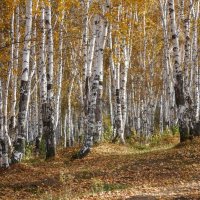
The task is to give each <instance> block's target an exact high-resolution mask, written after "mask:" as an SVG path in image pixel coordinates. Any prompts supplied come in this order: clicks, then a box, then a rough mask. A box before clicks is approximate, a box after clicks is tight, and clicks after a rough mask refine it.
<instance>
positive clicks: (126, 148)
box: [94, 143, 176, 155]
mask: <svg viewBox="0 0 200 200" xmlns="http://www.w3.org/2000/svg"><path fill="white" fill-rule="evenodd" d="M174 146H176V144H168V145H163V146H157V147H150V146H149V145H137V146H131V145H128V144H127V145H119V144H110V143H104V144H103V145H99V146H97V147H95V148H94V152H95V153H98V154H103V155H106V154H107V155H130V154H131V155H132V154H143V153H147V152H153V151H160V150H167V149H171V148H173V147H174Z"/></svg>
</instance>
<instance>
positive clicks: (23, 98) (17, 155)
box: [12, 0, 32, 163]
mask: <svg viewBox="0 0 200 200" xmlns="http://www.w3.org/2000/svg"><path fill="white" fill-rule="evenodd" d="M31 31H32V0H26V29H25V41H24V49H23V63H22V75H21V86H20V100H19V114H18V135H17V138H16V141H15V145H14V152H13V155H12V162H13V163H15V162H20V161H21V159H22V157H23V155H24V153H25V137H26V120H27V116H26V105H27V101H28V96H27V95H28V78H29V61H30V46H31Z"/></svg>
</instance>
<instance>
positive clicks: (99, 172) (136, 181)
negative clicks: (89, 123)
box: [0, 139, 200, 200]
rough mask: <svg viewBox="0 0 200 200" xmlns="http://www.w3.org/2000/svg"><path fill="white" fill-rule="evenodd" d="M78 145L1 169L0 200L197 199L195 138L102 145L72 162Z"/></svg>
mask: <svg viewBox="0 0 200 200" xmlns="http://www.w3.org/2000/svg"><path fill="white" fill-rule="evenodd" d="M77 150H78V148H77V147H76V148H69V149H65V150H60V151H59V152H58V156H57V158H55V159H54V160H49V161H44V160H43V159H39V158H37V159H36V158H30V159H27V160H25V161H23V163H21V164H16V165H14V166H11V167H10V168H9V169H7V170H1V171H0V199H1V200H7V199H9V200H12V199H13V200H14V199H16V200H25V199H27V200H28V199H31V200H34V199H39V200H50V199H52V200H64V199H70V200H73V199H86V200H90V199H96V200H98V199H109V200H112V199H113V200H114V199H127V200H156V199H174V200H178V199H180V200H185V199H200V139H195V140H193V141H192V142H187V143H186V144H183V145H178V146H177V145H176V146H175V145H173V146H172V145H171V146H170V145H168V146H162V147H156V148H150V147H149V148H143V149H139V148H133V147H131V146H121V145H118V144H102V145H100V146H98V147H95V148H94V149H93V150H92V152H91V153H90V154H89V155H88V156H87V157H86V158H84V159H81V160H73V161H71V160H70V158H71V156H72V155H73V154H74V152H75V151H77Z"/></svg>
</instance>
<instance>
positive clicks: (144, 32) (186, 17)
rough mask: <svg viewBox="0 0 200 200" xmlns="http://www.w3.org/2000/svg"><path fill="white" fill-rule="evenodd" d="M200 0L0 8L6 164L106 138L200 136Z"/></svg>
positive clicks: (0, 103)
mask: <svg viewBox="0 0 200 200" xmlns="http://www.w3.org/2000/svg"><path fill="white" fill-rule="evenodd" d="M199 4H200V2H199V0H190V1H174V0H151V1H145V0H144V1H143V0H142V1H139V0H136V1H129V0H122V1H121V0H120V1H119V0H117V1H114V0H102V1H100V0H77V1H65V0H62V1H51V0H48V1H46V0H26V1H25V3H24V2H23V1H21V0H19V1H13V2H12V3H11V2H7V3H6V4H5V5H7V6H9V7H10V8H11V9H4V7H2V6H0V9H1V10H2V12H1V13H0V16H1V18H0V50H1V52H0V72H1V73H0V166H1V167H4V168H7V167H9V165H10V164H14V163H18V162H21V161H22V160H23V159H25V158H26V149H27V146H29V145H33V149H34V152H35V153H36V155H38V156H39V155H40V154H41V151H42V149H43V151H45V152H43V154H45V158H46V159H49V158H54V157H55V156H56V150H57V149H58V148H60V147H62V148H67V147H72V146H77V145H78V146H79V151H78V152H77V154H76V155H74V156H73V158H83V157H85V156H86V155H87V154H88V153H89V152H90V151H91V149H92V148H93V147H95V146H97V145H99V144H100V143H101V142H104V141H111V142H116V143H117V142H119V143H121V144H125V143H127V141H129V139H130V138H134V140H135V142H138V143H140V144H148V143H149V142H150V140H151V138H152V137H154V136H157V135H159V136H162V135H164V134H172V133H173V130H178V132H179V137H180V142H184V141H185V140H188V139H192V138H193V137H196V136H199V135H200V121H199V120H200V118H199V117H200V114H199V112H200V70H199V59H198V57H199V51H198V49H199V39H198V38H199V27H198V22H199V14H200V13H199Z"/></svg>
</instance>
